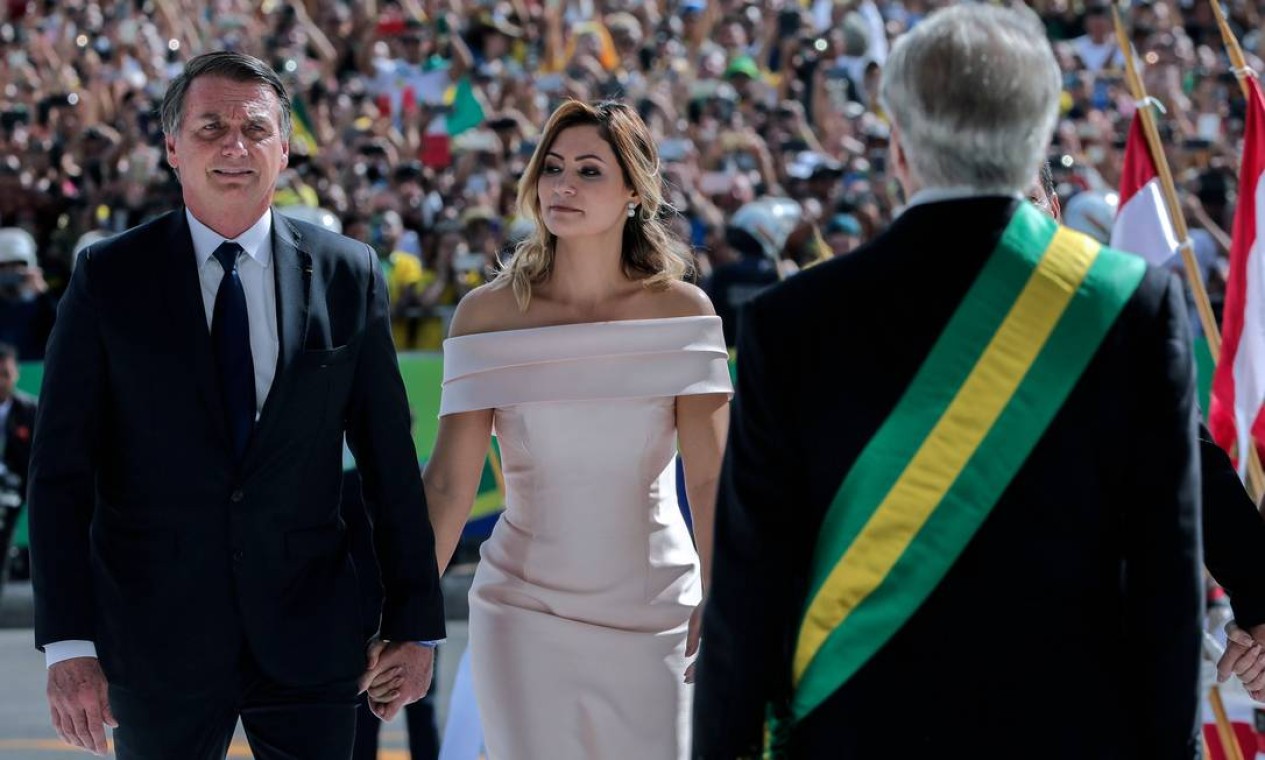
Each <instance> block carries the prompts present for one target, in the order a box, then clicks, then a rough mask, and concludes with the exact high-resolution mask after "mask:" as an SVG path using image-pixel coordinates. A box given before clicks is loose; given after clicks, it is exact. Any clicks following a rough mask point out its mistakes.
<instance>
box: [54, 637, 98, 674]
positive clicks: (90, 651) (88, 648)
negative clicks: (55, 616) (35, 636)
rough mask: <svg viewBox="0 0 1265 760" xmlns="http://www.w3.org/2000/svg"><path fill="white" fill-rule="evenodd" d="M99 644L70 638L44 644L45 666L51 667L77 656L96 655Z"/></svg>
mask: <svg viewBox="0 0 1265 760" xmlns="http://www.w3.org/2000/svg"><path fill="white" fill-rule="evenodd" d="M96 656H97V645H96V644H94V643H92V642H91V641H80V640H77V639H70V640H68V641H54V642H51V643H49V644H45V645H44V667H45V668H51V667H53V666H54V665H56V664H57V663H59V662H61V661H62V660H70V659H73V658H75V657H96Z"/></svg>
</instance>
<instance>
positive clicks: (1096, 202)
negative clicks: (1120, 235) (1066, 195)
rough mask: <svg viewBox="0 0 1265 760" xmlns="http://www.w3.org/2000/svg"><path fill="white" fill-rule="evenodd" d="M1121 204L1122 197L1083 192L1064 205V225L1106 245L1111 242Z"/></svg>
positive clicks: (1112, 194) (1091, 191) (1111, 194)
mask: <svg viewBox="0 0 1265 760" xmlns="http://www.w3.org/2000/svg"><path fill="white" fill-rule="evenodd" d="M1119 202H1120V197H1119V196H1118V195H1116V194H1115V193H1104V192H1102V191H1099V190H1084V191H1081V192H1079V193H1077V194H1076V195H1073V196H1072V197H1071V198H1070V199H1068V201H1067V203H1064V204H1063V224H1064V225H1065V226H1067V227H1071V228H1072V229H1074V230H1076V231H1077V232H1083V233H1085V234H1086V235H1089V236H1090V237H1092V238H1093V239H1095V240H1097V241H1098V242H1100V243H1102V244H1103V245H1106V244H1107V243H1108V242H1110V241H1111V228H1112V226H1114V225H1115V223H1116V206H1117V205H1118V204H1119Z"/></svg>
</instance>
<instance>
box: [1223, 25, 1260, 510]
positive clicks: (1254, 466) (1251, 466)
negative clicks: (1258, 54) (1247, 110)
mask: <svg viewBox="0 0 1265 760" xmlns="http://www.w3.org/2000/svg"><path fill="white" fill-rule="evenodd" d="M1209 3H1211V5H1212V15H1213V16H1215V17H1216V19H1217V28H1218V29H1220V30H1221V41H1222V42H1224V43H1225V49H1226V53H1227V54H1229V56H1230V65H1231V66H1233V67H1234V74H1235V78H1236V79H1238V80H1239V88H1240V89H1242V90H1243V98H1244V99H1245V100H1247V101H1248V102H1249V103H1250V102H1251V95H1250V93H1249V90H1248V86H1247V77H1248V76H1249V74H1250V73H1251V71H1252V70H1251V69H1249V68H1248V66H1247V59H1246V58H1245V57H1244V56H1243V48H1242V47H1240V46H1239V41H1238V40H1237V39H1236V38H1235V36H1234V32H1232V31H1230V24H1229V22H1227V21H1226V18H1225V11H1224V10H1223V9H1222V8H1221V0H1209ZM1248 440H1249V442H1250V443H1251V445H1250V446H1248V447H1247V449H1248V451H1247V457H1248V459H1247V475H1248V480H1249V481H1250V482H1251V484H1252V490H1253V491H1255V494H1254V498H1255V499H1257V500H1258V502H1259V501H1260V499H1261V497H1262V496H1265V471H1263V470H1262V468H1261V459H1260V456H1259V455H1258V454H1257V452H1256V436H1254V435H1251V434H1250V433H1249V434H1248ZM1257 507H1258V509H1265V504H1259V503H1258V505H1257Z"/></svg>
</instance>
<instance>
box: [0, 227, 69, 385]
mask: <svg viewBox="0 0 1265 760" xmlns="http://www.w3.org/2000/svg"><path fill="white" fill-rule="evenodd" d="M56 316H57V302H56V300H55V299H54V298H53V295H52V293H51V292H50V291H49V289H48V284H47V283H45V282H44V274H43V271H42V270H41V269H40V267H39V264H38V263H37V261H36V256H35V238H33V237H32V236H31V234H30V233H29V232H27V231H26V230H23V229H21V228H18V227H6V228H4V229H0V342H4V343H8V344H10V345H12V346H14V347H15V348H16V349H17V351H18V354H19V355H20V356H22V358H23V361H39V360H41V359H43V358H44V344H45V343H47V342H48V335H49V332H51V331H52V329H53V320H54V318H55V317H56Z"/></svg>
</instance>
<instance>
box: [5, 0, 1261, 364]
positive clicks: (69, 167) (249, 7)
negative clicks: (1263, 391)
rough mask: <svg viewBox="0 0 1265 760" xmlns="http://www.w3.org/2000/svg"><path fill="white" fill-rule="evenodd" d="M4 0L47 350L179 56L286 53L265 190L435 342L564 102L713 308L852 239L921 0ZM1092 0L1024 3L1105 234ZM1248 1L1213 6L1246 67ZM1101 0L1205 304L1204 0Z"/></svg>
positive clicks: (148, 170)
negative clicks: (628, 110)
mask: <svg viewBox="0 0 1265 760" xmlns="http://www.w3.org/2000/svg"><path fill="white" fill-rule="evenodd" d="M0 1H2V3H3V4H2V6H0V14H3V15H2V16H0V228H5V229H0V341H4V342H7V343H11V344H14V345H16V346H17V347H18V351H19V355H20V357H21V359H22V360H24V361H27V360H37V359H39V358H40V356H42V353H43V341H44V338H45V337H46V335H47V330H48V327H49V325H51V321H52V314H53V309H54V308H55V302H56V297H57V294H58V293H59V292H60V291H61V289H63V288H64V287H65V284H66V282H67V279H68V277H69V274H70V271H71V267H72V262H73V254H74V253H75V251H76V250H78V249H79V248H81V247H82V246H83V245H85V244H86V243H87V242H90V241H92V240H94V239H99V238H100V237H102V236H106V235H110V234H114V233H117V232H120V231H122V230H124V229H126V228H128V227H131V226H133V225H136V224H138V223H140V222H142V221H145V220H146V219H148V218H150V217H152V216H154V215H156V214H159V213H162V212H164V211H167V210H170V209H172V208H174V207H176V206H177V205H178V203H179V198H180V193H179V188H178V184H177V181H176V178H175V176H174V174H173V173H172V171H171V170H170V168H169V167H168V166H167V164H166V161H165V158H164V155H163V148H162V135H161V128H160V125H159V119H158V117H157V114H156V105H157V104H158V103H159V101H160V99H161V96H162V93H163V91H164V90H165V88H166V85H167V83H168V82H169V81H170V79H171V78H172V76H173V75H174V74H175V73H176V72H178V71H179V70H180V67H181V65H182V63H183V62H184V61H185V60H186V59H188V58H189V57H191V56H193V55H196V54H198V53H202V52H206V51H208V50H213V49H221V48H231V49H238V50H242V51H244V52H248V53H251V54H253V55H256V56H259V57H261V58H263V59H264V60H265V61H268V62H270V63H271V64H272V65H273V66H274V67H275V68H276V70H277V71H278V72H279V73H280V74H281V75H282V77H283V78H284V80H285V81H286V82H287V84H288V85H289V87H290V88H291V92H292V95H293V97H294V100H295V113H296V119H295V135H294V138H293V141H292V144H291V153H290V168H289V169H287V170H286V171H285V172H284V173H283V175H282V177H281V179H280V182H279V186H278V192H277V197H276V205H277V206H278V207H279V208H283V209H285V211H286V213H291V214H294V215H296V216H299V217H302V218H304V219H307V220H311V221H317V222H319V223H324V224H327V225H328V226H330V227H331V228H334V229H340V230H341V231H343V232H344V233H345V234H348V235H350V236H353V237H356V238H359V239H362V240H364V241H365V242H368V243H370V244H371V245H373V246H374V248H375V249H376V250H377V251H378V252H379V254H380V256H381V260H382V264H383V267H384V268H385V270H386V271H387V273H388V276H389V282H390V287H391V295H392V298H393V309H394V318H395V323H396V336H395V337H396V340H397V345H398V347H399V348H400V349H401V350H419V349H420V350H436V349H438V348H439V347H440V343H441V341H442V338H443V335H444V331H445V328H446V324H447V319H448V318H449V317H450V316H451V312H452V308H453V306H454V305H455V304H456V302H457V300H458V299H460V298H461V296H462V295H463V294H464V293H465V292H467V291H468V290H469V289H471V288H473V287H475V286H477V285H478V284H479V283H481V282H483V281H485V280H486V278H487V277H488V273H489V272H490V271H491V270H492V268H493V267H494V266H495V264H496V262H497V260H498V258H499V257H503V256H505V255H506V253H507V252H508V251H510V250H512V246H513V244H514V242H516V240H518V239H520V238H521V237H522V236H524V235H525V233H526V232H527V231H528V230H527V229H526V228H525V227H524V223H523V222H522V221H520V220H517V219H516V218H515V213H514V200H515V194H516V189H515V188H516V183H517V181H518V178H519V177H520V175H521V173H522V171H523V169H524V166H525V163H526V161H527V159H528V157H529V156H530V154H531V152H532V150H533V149H534V147H535V144H536V143H535V141H536V138H537V134H538V132H539V131H540V129H541V127H542V126H543V124H544V123H545V120H546V119H547V117H548V115H549V113H550V112H551V111H552V109H553V108H554V107H555V106H556V105H557V104H558V103H560V102H561V101H562V100H563V99H566V98H578V99H582V100H597V99H604V98H620V99H624V100H626V101H627V102H629V103H631V104H634V105H635V106H636V108H637V109H638V110H639V112H640V113H641V114H642V116H643V117H644V118H645V119H646V121H647V122H648V123H649V125H650V127H651V129H652V130H653V132H654V134H655V136H656V138H657V139H658V144H659V149H660V154H661V158H662V173H663V179H664V181H665V183H666V185H667V187H668V188H669V193H668V197H669V198H670V200H671V203H672V206H673V207H674V208H675V210H676V214H675V215H674V216H673V222H674V224H675V226H676V229H677V231H678V232H679V234H680V235H681V236H682V237H683V238H684V239H686V240H687V241H689V242H690V243H691V245H692V246H693V248H694V250H695V252H696V254H697V258H698V277H699V279H700V281H701V282H703V283H704V285H705V286H706V287H707V288H708V289H709V292H710V293H711V295H712V296H713V300H714V301H715V302H716V305H717V308H718V310H720V312H721V314H722V316H726V317H727V316H728V315H729V313H730V309H729V306H730V304H736V303H738V302H740V301H741V300H743V299H745V298H746V297H748V296H749V295H750V293H751V292H754V290H756V289H758V288H760V287H763V286H764V285H765V284H767V283H768V282H771V281H773V280H776V279H778V278H779V277H784V276H787V275H789V274H791V273H793V272H794V271H796V270H798V269H800V268H803V267H805V266H809V265H811V264H812V263H813V262H815V261H818V260H821V259H823V258H826V257H830V256H833V255H846V254H847V253H848V252H849V251H850V250H852V249H853V248H854V247H856V246H857V245H859V244H861V243H863V242H864V241H866V240H867V239H869V238H871V237H872V236H874V235H875V234H876V233H877V232H879V231H881V230H882V229H883V228H884V226H885V225H886V224H887V223H888V221H890V219H891V217H892V214H893V212H894V211H895V210H898V209H899V206H900V204H901V203H902V200H903V199H901V198H900V196H899V190H898V189H897V186H896V183H895V181H894V179H893V177H892V176H891V174H890V172H889V171H888V161H887V145H888V126H887V122H886V120H885V117H884V114H883V110H882V107H881V106H880V104H879V103H878V102H877V93H876V90H877V83H878V78H879V72H880V71H881V69H882V66H883V64H884V59H885V57H886V54H887V51H888V48H889V46H890V44H891V42H892V40H894V39H895V38H896V37H898V36H899V35H900V34H902V33H904V32H905V31H906V30H908V29H909V28H911V27H912V26H913V25H915V24H917V23H918V21H919V19H921V18H922V17H924V16H925V15H926V14H927V13H929V12H930V11H931V10H933V9H934V8H936V7H938V6H939V5H942V4H944V3H943V2H941V1H940V0H811V1H808V0H806V1H805V2H802V3H801V2H797V1H796V0H757V1H753V0H376V1H375V0H367V1H359V0H357V1H355V2H348V1H346V0H262V2H254V1H251V2H247V1H246V0H211V2H207V1H206V0H0ZM1103 2H1104V0H1088V1H1087V2H1085V1H1084V0H1035V2H1033V3H1032V4H1033V6H1034V8H1035V9H1036V10H1037V11H1038V12H1039V13H1040V14H1041V16H1042V17H1043V18H1044V20H1045V23H1046V28H1047V30H1048V34H1049V36H1050V38H1051V40H1052V41H1053V42H1054V44H1055V52H1056V54H1057V56H1058V59H1059V62H1060V65H1061V66H1062V69H1063V74H1064V83H1065V89H1064V92H1063V95H1062V119H1061V120H1060V123H1059V125H1058V129H1057V134H1056V135H1055V140H1054V145H1053V147H1052V148H1051V156H1050V168H1051V176H1052V180H1053V183H1054V186H1055V188H1056V189H1057V192H1058V194H1059V198H1060V200H1061V202H1062V205H1063V208H1064V212H1065V218H1066V221H1067V222H1068V223H1069V224H1071V225H1072V226H1076V227H1078V228H1080V229H1082V230H1084V231H1087V232H1090V233H1091V234H1095V235H1096V236H1098V237H1100V238H1101V239H1104V240H1105V239H1106V234H1107V231H1108V230H1109V228H1110V225H1111V220H1112V217H1113V215H1114V210H1115V209H1114V203H1115V195H1114V190H1115V188H1116V187H1117V184H1118V181H1119V174H1120V169H1121V159H1122V154H1123V145H1124V139H1125V135H1126V133H1127V130H1128V125H1129V119H1130V117H1131V116H1132V113H1133V111H1134V110H1135V108H1136V105H1135V103H1134V99H1133V98H1132V96H1131V95H1130V94H1129V92H1128V89H1127V87H1126V86H1125V84H1124V82H1123V71H1122V68H1121V66H1122V60H1123V59H1122V57H1121V55H1120V53H1119V50H1118V48H1117V45H1116V42H1115V37H1114V33H1113V30H1112V25H1111V17H1110V13H1109V9H1108V7H1107V6H1106V5H1104V4H1102V3H1103ZM1262 7H1265V4H1262V5H1258V4H1257V3H1256V2H1254V1H1253V0H1248V2H1243V1H1242V0H1235V1H1234V2H1231V3H1230V4H1229V7H1228V9H1227V10H1228V13H1229V15H1230V19H1231V24H1232V26H1233V27H1234V29H1235V31H1236V32H1237V33H1238V34H1239V36H1240V38H1241V39H1242V40H1243V43H1244V47H1245V49H1246V51H1247V53H1248V55H1249V62H1250V63H1251V64H1252V65H1254V66H1255V67H1256V68H1258V69H1259V68H1260V65H1259V61H1258V59H1257V58H1256V55H1257V53H1258V52H1265V50H1261V49H1260V46H1261V45H1262V40H1261V32H1260V31H1259V30H1260V18H1259V14H1260V12H1261V8H1262ZM1122 10H1123V11H1124V14H1125V19H1126V23H1127V25H1128V27H1129V29H1130V35H1131V37H1132V40H1133V43H1134V45H1135V46H1136V48H1137V50H1138V53H1139V55H1140V56H1142V58H1143V59H1144V61H1145V62H1146V68H1145V74H1144V79H1145V82H1146V84H1147V86H1148V89H1149V91H1150V94H1151V95H1152V96H1154V97H1155V98H1157V99H1158V100H1159V101H1161V102H1162V103H1163V105H1164V107H1165V109H1166V116H1164V117H1162V118H1161V123H1162V128H1161V129H1162V132H1163V135H1164V138H1165V144H1166V145H1167V146H1168V148H1169V150H1170V156H1169V159H1170V161H1171V162H1172V165H1173V168H1174V171H1175V174H1176V177H1177V181H1178V184H1179V186H1181V187H1182V188H1183V190H1184V191H1185V192H1184V199H1185V200H1184V203H1185V206H1186V211H1187V215H1188V218H1189V220H1190V224H1191V227H1192V228H1194V230H1195V232H1194V234H1193V238H1194V241H1195V245H1196V248H1197V251H1198V255H1199V258H1200V260H1201V262H1203V264H1204V266H1205V274H1206V276H1207V278H1208V280H1209V285H1210V289H1211V291H1212V293H1213V297H1214V301H1215V300H1217V294H1218V285H1219V283H1220V277H1221V275H1222V271H1223V269H1224V260H1225V255H1226V253H1227V250H1226V249H1227V246H1228V242H1229V241H1228V236H1227V235H1226V233H1225V231H1226V230H1228V229H1229V226H1230V220H1231V218H1232V215H1233V209H1234V200H1235V184H1236V181H1235V172H1236V165H1237V156H1238V154H1239V147H1240V146H1239V143H1240V138H1241V134H1242V130H1243V108H1242V97H1241V95H1240V92H1239V88H1238V86H1237V83H1236V82H1235V79H1234V75H1233V73H1232V72H1231V71H1230V67H1229V64H1228V62H1227V59H1226V56H1225V54H1224V52H1223V49H1222V45H1221V40H1220V37H1219V34H1218V31H1217V28H1216V25H1215V23H1214V21H1213V17H1212V14H1211V10H1210V7H1209V6H1208V4H1207V2H1205V1H1204V0H1132V1H1131V2H1128V3H1127V6H1126V7H1123V8H1122ZM945 246H946V251H945V253H946V255H950V254H951V253H952V241H951V239H947V240H946V241H945ZM911 276H913V273H911ZM896 297H897V296H896V295H894V298H896Z"/></svg>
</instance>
